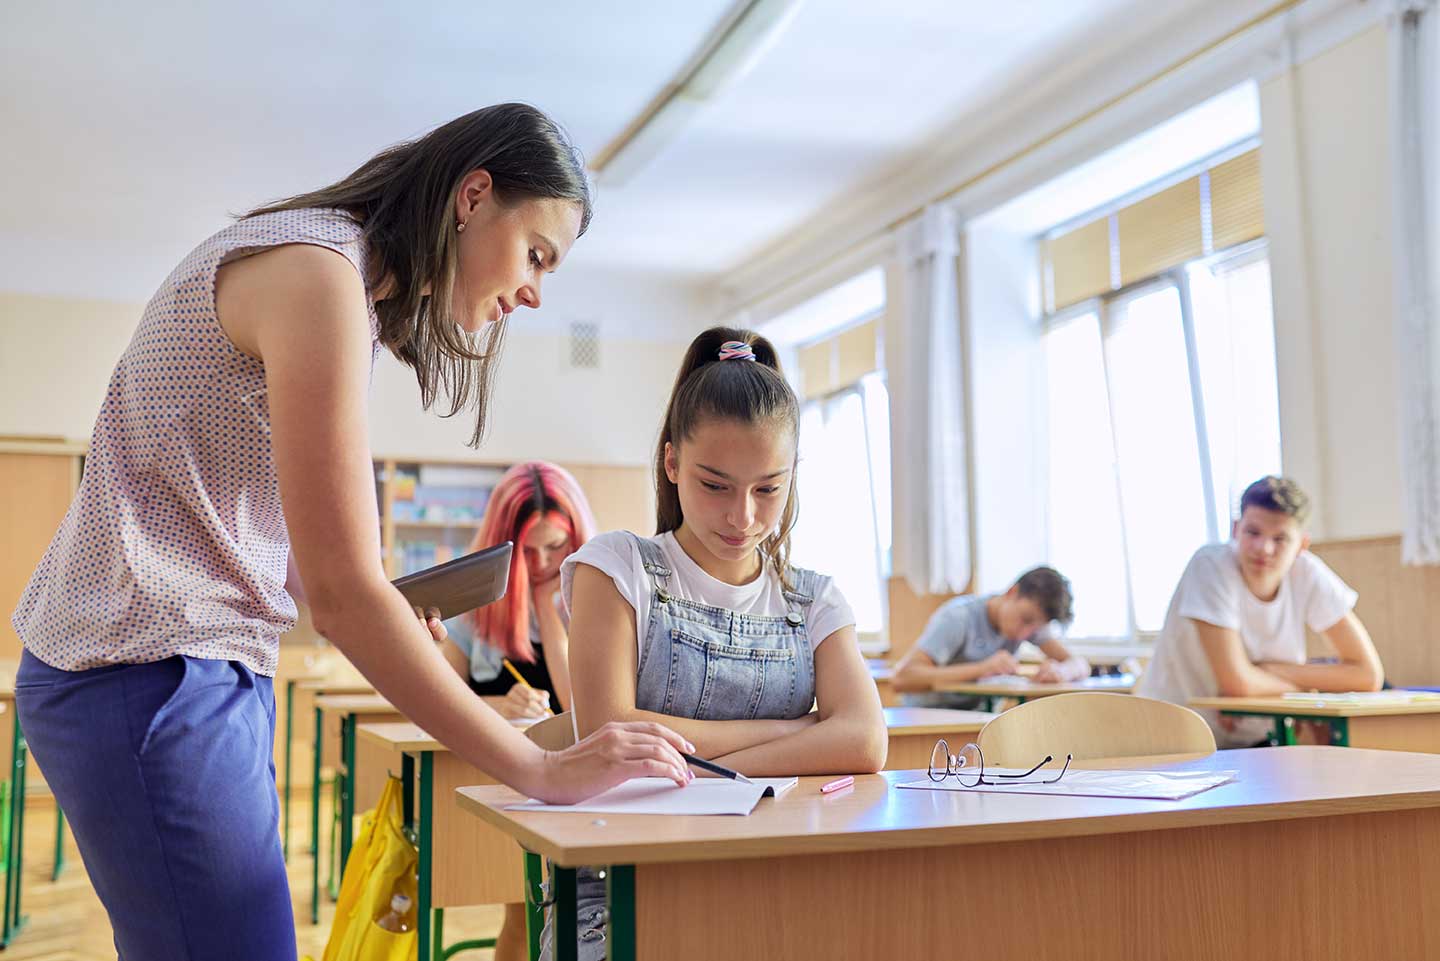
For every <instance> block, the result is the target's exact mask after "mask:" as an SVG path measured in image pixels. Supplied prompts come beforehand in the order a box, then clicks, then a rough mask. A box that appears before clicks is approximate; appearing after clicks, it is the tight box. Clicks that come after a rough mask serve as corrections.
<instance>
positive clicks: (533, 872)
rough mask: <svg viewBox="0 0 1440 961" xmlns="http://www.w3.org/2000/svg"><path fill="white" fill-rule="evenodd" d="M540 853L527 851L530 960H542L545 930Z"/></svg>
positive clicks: (527, 919)
mask: <svg viewBox="0 0 1440 961" xmlns="http://www.w3.org/2000/svg"><path fill="white" fill-rule="evenodd" d="M541 872H542V866H541V864H540V855H538V854H535V853H533V852H531V851H526V852H525V931H526V934H528V935H529V942H530V961H540V934H541V932H542V931H544V930H545V907H544V905H545V888H544V887H543V886H542V884H541V882H542V881H543V880H544V876H543V875H542V873H541Z"/></svg>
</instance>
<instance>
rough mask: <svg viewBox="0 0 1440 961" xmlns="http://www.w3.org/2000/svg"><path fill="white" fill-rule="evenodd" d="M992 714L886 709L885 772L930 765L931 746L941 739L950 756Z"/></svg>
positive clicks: (908, 708) (931, 709) (972, 736)
mask: <svg viewBox="0 0 1440 961" xmlns="http://www.w3.org/2000/svg"><path fill="white" fill-rule="evenodd" d="M994 716H995V715H994V714H987V713H985V712H984V711H952V710H950V709H949V708H943V707H887V708H885V728H886V730H887V731H889V734H890V751H889V753H888V754H886V756H885V770H887V771H900V770H905V769H911V770H913V769H914V768H922V769H923V768H924V767H925V766H926V765H927V764H929V763H930V754H931V752H932V751H934V750H935V742H936V741H938V740H939V739H940V738H944V739H945V740H946V742H947V743H949V745H950V751H951V753H954V752H956V751H958V750H959V749H960V746H961V745H962V744H966V743H968V742H970V741H973V740H975V735H977V734H979V733H980V729H981V728H982V727H984V726H985V722H987V721H989V720H990V719H991V718H992V717H994Z"/></svg>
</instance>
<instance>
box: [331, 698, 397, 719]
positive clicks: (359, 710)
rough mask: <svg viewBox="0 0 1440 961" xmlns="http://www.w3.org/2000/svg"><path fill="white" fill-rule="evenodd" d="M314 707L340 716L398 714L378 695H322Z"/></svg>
mask: <svg viewBox="0 0 1440 961" xmlns="http://www.w3.org/2000/svg"><path fill="white" fill-rule="evenodd" d="M315 706H316V707H318V708H320V709H321V710H322V711H335V712H337V713H340V714H368V713H372V712H380V711H393V712H394V713H396V714H399V713H400V712H399V711H398V710H396V709H395V707H394V706H393V705H391V703H390V702H389V701H387V700H385V698H383V697H381V696H380V695H379V694H324V695H321V696H320V697H317V698H315Z"/></svg>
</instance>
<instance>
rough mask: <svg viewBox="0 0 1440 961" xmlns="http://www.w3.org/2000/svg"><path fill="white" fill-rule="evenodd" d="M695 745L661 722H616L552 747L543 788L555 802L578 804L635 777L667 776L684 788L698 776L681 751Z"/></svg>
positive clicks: (542, 795)
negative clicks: (558, 747)
mask: <svg viewBox="0 0 1440 961" xmlns="http://www.w3.org/2000/svg"><path fill="white" fill-rule="evenodd" d="M694 750H695V749H694V746H693V745H691V744H688V743H687V742H686V741H685V739H684V738H683V737H681V736H680V735H679V734H676V733H675V732H674V731H672V730H670V729H669V728H668V727H664V726H662V725H660V724H654V723H651V722H649V721H625V722H622V721H611V722H610V723H609V724H606V725H605V726H604V727H602V728H600V730H598V731H596V732H595V733H594V734H591V735H590V736H589V737H587V738H585V740H583V741H580V742H579V743H577V744H575V745H573V746H571V747H568V748H566V749H565V750H563V751H547V752H546V753H545V755H544V756H545V763H544V768H543V770H542V772H541V777H540V787H539V792H538V793H535V794H534V795H533V796H534V797H536V798H538V799H539V800H542V801H548V802H549V803H551V804H574V803H575V802H577V801H583V800H585V799H586V798H588V797H593V796H594V795H596V794H599V793H600V792H602V791H607V790H609V789H610V788H612V787H614V786H615V785H617V784H619V783H621V782H622V781H628V780H630V778H632V777H664V778H669V779H670V780H672V781H674V782H675V783H676V784H678V785H680V786H681V787H684V786H685V785H686V784H689V783H690V781H691V780H692V779H693V778H694V775H693V774H691V773H690V768H689V767H688V766H687V765H686V763H685V760H684V759H683V758H682V757H681V756H680V752H681V751H689V752H690V753H694Z"/></svg>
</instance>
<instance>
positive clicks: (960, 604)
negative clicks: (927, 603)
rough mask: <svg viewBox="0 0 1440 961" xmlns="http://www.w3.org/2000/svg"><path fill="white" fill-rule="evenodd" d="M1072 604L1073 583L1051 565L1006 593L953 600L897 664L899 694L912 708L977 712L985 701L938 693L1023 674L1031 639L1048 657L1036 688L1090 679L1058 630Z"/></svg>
mask: <svg viewBox="0 0 1440 961" xmlns="http://www.w3.org/2000/svg"><path fill="white" fill-rule="evenodd" d="M1072 606H1073V599H1072V597H1071V593H1070V581H1069V580H1067V579H1066V578H1065V577H1063V576H1062V575H1061V574H1060V572H1059V571H1057V570H1055V569H1054V568H1050V567H1037V568H1035V569H1034V570H1031V571H1026V572H1025V573H1024V574H1021V575H1020V578H1019V580H1017V581H1016V582H1015V583H1014V584H1012V585H1010V589H1009V590H1007V591H1006V592H1005V593H1003V594H966V595H964V596H962V597H957V598H954V599H953V600H949V601H946V602H945V603H944V604H943V605H941V606H940V608H939V610H937V611H936V612H935V613H934V614H933V615H931V617H930V621H929V622H928V623H927V624H926V625H925V632H924V633H923V634H921V635H920V639H919V640H918V641H916V642H915V646H914V647H912V648H911V649H910V650H909V651H908V652H906V654H905V656H904V657H902V658H901V659H900V660H899V661H898V662H897V663H896V665H895V679H894V684H895V690H897V691H899V692H901V693H903V694H904V695H905V703H906V705H908V706H910V707H949V708H961V709H974V708H976V707H978V706H979V703H980V698H979V697H976V696H974V695H968V694H958V693H949V692H943V691H934V690H933V688H934V687H935V685H936V683H938V682H942V681H974V680H978V679H979V678H982V677H989V676H990V675H992V674H1016V673H1018V672H1019V670H1020V664H1019V662H1018V661H1016V660H1015V652H1016V650H1017V649H1018V648H1019V647H1020V645H1021V644H1023V643H1024V642H1025V641H1029V642H1030V643H1032V644H1034V645H1035V646H1037V647H1039V648H1040V650H1041V651H1042V652H1043V653H1044V654H1045V657H1046V660H1045V663H1043V664H1041V665H1040V669H1039V670H1038V671H1036V673H1035V675H1034V676H1033V678H1032V680H1034V681H1036V682H1037V683H1041V684H1056V683H1061V682H1064V681H1078V680H1080V679H1081V678H1085V677H1089V676H1090V664H1089V662H1087V661H1086V660H1085V658H1083V657H1079V656H1076V655H1072V654H1071V653H1070V652H1069V651H1068V650H1066V649H1065V645H1063V644H1061V643H1060V639H1059V631H1058V630H1057V629H1056V627H1055V625H1057V624H1058V625H1065V624H1069V623H1070V621H1071V620H1072V619H1073V615H1072V614H1071V609H1072Z"/></svg>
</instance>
